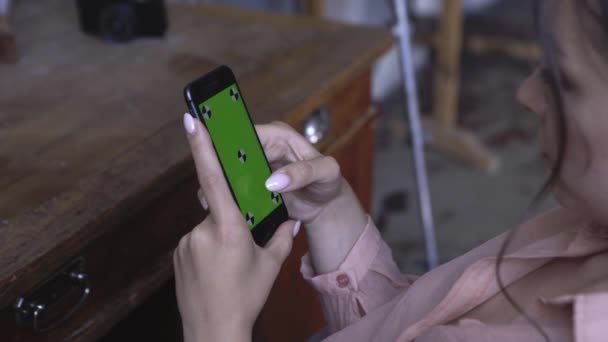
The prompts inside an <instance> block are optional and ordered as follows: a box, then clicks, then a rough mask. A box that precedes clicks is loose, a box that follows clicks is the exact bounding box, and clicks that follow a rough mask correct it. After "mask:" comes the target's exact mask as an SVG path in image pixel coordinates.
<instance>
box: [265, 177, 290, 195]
mask: <svg viewBox="0 0 608 342" xmlns="http://www.w3.org/2000/svg"><path fill="white" fill-rule="evenodd" d="M288 185H289V176H287V175H286V174H284V173H277V174H274V175H272V176H270V178H268V179H267V180H266V189H268V190H270V191H281V190H283V189H285V188H286V187H287V186H288Z"/></svg>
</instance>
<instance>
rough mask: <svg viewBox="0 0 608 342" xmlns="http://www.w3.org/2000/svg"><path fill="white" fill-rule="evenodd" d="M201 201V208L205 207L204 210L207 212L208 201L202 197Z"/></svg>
mask: <svg viewBox="0 0 608 342" xmlns="http://www.w3.org/2000/svg"><path fill="white" fill-rule="evenodd" d="M200 201H201V206H202V207H203V209H205V210H207V209H209V203H207V199H206V198H205V197H201V198H200Z"/></svg>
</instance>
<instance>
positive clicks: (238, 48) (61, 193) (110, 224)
mask: <svg viewBox="0 0 608 342" xmlns="http://www.w3.org/2000/svg"><path fill="white" fill-rule="evenodd" d="M169 17H170V25H171V26H170V32H169V34H168V35H167V36H166V37H165V39H162V40H154V39H148V40H140V41H135V42H133V43H130V44H127V45H111V44H107V43H104V42H101V41H99V40H97V39H95V38H93V37H90V36H85V35H84V34H82V33H81V32H80V31H79V30H78V22H77V15H76V10H75V8H74V4H73V2H71V1H63V0H47V1H19V2H17V3H15V6H14V8H13V13H12V22H13V24H14V28H15V32H16V33H17V35H16V39H17V45H18V49H19V61H18V63H17V64H16V65H0V163H1V164H0V165H1V166H2V167H1V168H0V189H2V191H1V192H0V246H2V248H1V249H0V336H2V340H3V341H58V340H62V341H63V340H75V341H86V340H94V339H98V338H100V337H102V336H104V335H106V334H108V333H109V332H110V331H112V328H113V327H114V326H116V324H117V323H118V322H119V321H121V320H123V319H124V318H126V317H128V316H129V315H130V314H131V313H132V312H133V311H134V310H136V308H137V307H139V306H140V305H142V304H143V303H145V302H146V300H147V299H148V298H150V296H152V295H153V294H154V296H157V295H158V293H159V292H158V291H159V289H161V288H163V287H167V286H168V287H169V288H170V284H171V282H172V278H171V277H172V262H171V255H172V252H173V249H174V248H175V246H176V244H177V242H178V240H179V238H180V237H181V236H182V235H183V234H185V233H186V232H187V231H188V230H189V229H191V228H192V227H193V226H194V225H195V224H196V223H198V222H200V220H201V219H202V218H203V213H202V210H201V209H200V207H199V204H198V203H197V199H196V190H197V188H198V185H197V183H196V179H195V174H194V169H193V164H192V161H191V157H190V154H189V150H188V146H187V143H186V140H185V137H184V133H183V129H182V124H181V114H182V113H183V112H184V111H185V110H186V108H185V105H184V103H183V99H182V95H181V89H182V87H183V85H184V84H186V83H187V82H188V81H190V80H192V79H194V78H195V77H198V76H200V75H201V74H203V73H205V72H206V71H208V70H210V69H212V68H213V67H215V66H217V65H218V64H227V65H230V66H231V67H232V68H233V70H234V71H235V73H236V74H237V77H238V79H239V80H240V84H241V87H242V90H243V93H244V96H245V97H246V99H247V102H248V105H249V108H250V110H251V111H252V115H253V117H254V121H256V122H258V123H263V122H269V121H272V120H284V121H287V122H288V123H290V124H291V125H293V126H294V127H296V128H297V129H299V130H301V129H302V127H303V124H304V122H305V120H306V119H307V117H308V116H309V115H310V113H312V112H313V111H315V110H316V109H318V108H319V107H320V106H327V108H328V109H329V113H330V116H329V120H330V129H329V132H328V134H327V136H326V138H325V139H324V140H322V141H321V142H320V144H319V148H320V149H321V150H323V151H330V152H331V154H332V155H334V156H336V157H337V159H338V160H339V162H340V164H341V167H342V170H343V173H344V174H345V176H346V177H347V178H348V179H349V181H350V182H351V183H352V184H353V187H354V189H355V191H356V192H357V194H358V195H359V196H360V198H361V200H362V202H363V203H364V205H365V206H366V207H369V205H370V191H371V176H372V174H371V170H372V161H373V159H372V157H373V153H372V151H373V141H374V136H373V114H372V113H370V112H369V111H368V108H369V105H370V97H369V89H370V84H369V83H370V70H371V64H372V62H373V61H374V59H375V58H377V57H378V56H380V55H381V54H382V53H383V52H384V51H385V50H387V49H388V48H389V47H390V45H391V44H392V38H391V35H390V34H389V33H388V32H386V31H384V30H381V29H370V28H358V27H349V26H344V25H341V24H336V23H327V22H323V21H320V20H317V19H312V18H296V17H285V16H278V15H272V14H262V13H253V12H245V11H241V10H236V9H229V8H216V7H203V6H193V5H190V6H189V5H180V6H178V5H176V6H171V7H170V8H169ZM303 236H304V234H301V235H300V237H299V238H298V240H297V242H296V245H295V247H294V252H293V254H292V256H291V257H290V258H289V259H288V260H287V262H286V264H285V265H284V268H283V271H282V273H281V274H280V276H279V279H278V281H277V283H276V285H275V288H274V289H273V292H272V294H271V298H270V299H269V301H268V304H267V305H266V307H265V308H264V311H263V313H262V315H261V316H260V319H259V321H258V323H257V325H256V329H255V335H256V338H257V339H258V340H268V341H298V340H304V339H305V338H306V337H307V336H310V335H312V334H313V333H314V332H315V331H316V330H317V329H319V328H320V327H321V326H322V325H323V324H324V323H323V318H322V317H321V313H320V310H319V306H318V302H317V300H316V296H315V294H314V293H313V291H312V290H311V289H310V288H309V287H308V286H307V285H306V284H305V283H304V282H303V281H302V280H301V277H300V275H299V270H298V268H299V258H300V256H301V255H302V254H303V253H304V252H305V250H306V246H305V241H304V240H302V238H303ZM76 256H81V257H83V258H84V260H85V263H86V273H87V275H88V279H89V281H90V286H91V290H92V291H91V293H90V295H89V296H88V298H87V299H86V300H85V302H84V304H83V305H82V307H81V308H80V309H79V310H78V311H77V313H76V314H75V315H74V316H72V317H71V318H70V319H69V320H68V321H67V322H65V323H64V324H62V325H61V326H59V327H58V328H57V329H54V330H52V331H51V332H49V333H45V334H41V335H34V334H32V333H30V332H29V330H28V329H24V328H19V327H17V326H16V324H15V319H14V312H13V308H12V307H13V304H14V302H15V300H16V298H18V297H19V296H20V295H22V294H24V293H25V292H27V291H28V290H30V289H32V288H33V287H35V286H36V285H37V284H39V283H40V282H41V281H42V280H44V279H45V278H47V277H49V276H51V275H52V274H54V273H55V272H56V270H57V269H58V268H59V267H60V266H61V265H62V264H64V263H65V262H66V261H68V260H70V259H71V258H73V257H76ZM167 284H169V285H167ZM165 302H169V303H173V302H172V300H171V299H170V298H169V299H168V300H165ZM148 311H150V310H148ZM161 311H162V310H161ZM173 313H174V312H173ZM148 314H149V315H154V313H150V312H148ZM161 321H162V320H161ZM156 328H158V326H154V325H153V324H148V326H147V328H146V329H145V330H146V331H147V330H149V331H155V329H156ZM142 334H144V332H140V335H139V336H145V335H142ZM157 337H158V336H157ZM157 339H158V338H157Z"/></svg>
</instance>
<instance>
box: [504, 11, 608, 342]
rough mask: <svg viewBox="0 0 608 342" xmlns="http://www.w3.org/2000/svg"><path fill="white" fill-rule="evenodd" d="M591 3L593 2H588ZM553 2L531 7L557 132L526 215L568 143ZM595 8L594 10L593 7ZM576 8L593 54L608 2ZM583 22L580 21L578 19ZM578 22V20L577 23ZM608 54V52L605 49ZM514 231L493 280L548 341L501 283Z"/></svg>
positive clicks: (606, 24) (556, 172)
mask: <svg viewBox="0 0 608 342" xmlns="http://www.w3.org/2000/svg"><path fill="white" fill-rule="evenodd" d="M592 2H593V3H592ZM556 3H559V2H556V1H539V0H535V1H534V2H533V6H534V24H535V29H536V32H537V35H538V40H539V43H540V44H541V47H542V50H543V52H544V60H543V68H542V70H541V76H542V77H543V79H544V81H545V83H546V84H547V86H548V88H549V90H550V93H551V100H552V101H553V103H552V104H551V105H552V106H553V108H554V110H555V112H556V116H557V120H555V127H554V129H555V132H556V133H557V156H556V160H555V163H554V165H553V167H552V169H551V173H550V175H549V177H548V178H547V180H546V181H545V183H544V184H543V186H542V188H541V189H540V191H539V192H538V193H537V194H536V196H535V197H534V198H533V200H532V202H531V204H530V206H529V208H528V210H527V212H528V213H529V212H531V211H532V210H533V209H535V208H537V207H538V205H539V204H540V203H541V202H542V201H543V200H545V199H546V198H547V196H548V195H549V193H550V192H551V188H552V186H553V185H554V184H555V183H556V182H557V181H558V179H559V176H560V172H561V170H562V166H563V161H564V155H565V153H566V146H567V142H568V134H567V126H566V115H565V113H566V108H565V103H564V99H563V96H562V93H563V90H564V89H567V88H568V87H569V85H568V81H567V80H564V79H563V77H562V73H561V72H560V67H559V59H560V50H559V47H558V44H557V41H556V38H555V35H554V31H555V28H556V24H555V22H553V20H554V19H555V18H556V17H557V15H556V13H555V11H556V10H557V9H556V8H557V5H556ZM594 5H595V7H594ZM576 6H578V7H577V9H578V10H579V11H578V12H579V15H582V14H583V13H585V14H587V15H591V16H592V18H593V19H594V20H593V21H595V23H593V24H592V25H591V26H587V28H591V29H590V30H589V31H588V32H586V33H588V35H589V36H590V37H589V39H590V41H591V43H592V45H593V46H594V48H595V49H596V50H597V51H602V50H605V49H606V47H607V46H608V43H607V42H608V0H584V1H577V5H576ZM581 20H583V19H581ZM581 23H582V21H581ZM606 51H608V50H606ZM516 232H517V229H512V230H511V231H509V232H508V233H507V236H506V238H505V241H504V242H503V244H502V246H501V248H500V250H499V251H498V255H497V258H496V268H495V270H496V280H497V283H498V286H499V288H500V292H501V293H502V294H503V296H504V297H505V298H506V299H507V301H508V302H509V303H510V304H511V305H512V306H513V307H514V308H515V309H516V310H517V311H518V312H519V313H520V314H521V315H523V316H524V317H525V318H526V319H527V320H528V322H530V324H532V325H533V326H534V328H535V329H536V330H537V331H538V332H539V334H541V335H542V336H543V338H544V339H545V340H546V341H547V342H550V340H551V339H550V338H549V336H548V335H547V333H546V332H545V330H544V329H543V328H542V327H541V325H540V324H539V323H538V322H537V321H535V320H534V319H532V318H531V317H530V316H529V315H528V314H527V313H526V311H525V310H524V309H523V308H522V307H521V305H519V304H518V303H517V302H516V301H515V300H514V299H513V297H512V296H511V295H510V294H509V291H508V290H507V288H506V286H505V285H504V281H503V279H502V276H501V274H500V268H501V265H502V261H503V259H504V256H505V254H506V252H507V249H508V247H509V245H510V244H511V242H512V240H513V237H514V236H515V234H516Z"/></svg>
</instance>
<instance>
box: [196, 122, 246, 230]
mask: <svg viewBox="0 0 608 342" xmlns="http://www.w3.org/2000/svg"><path fill="white" fill-rule="evenodd" d="M184 127H185V129H186V132H187V136H188V142H189V143H190V149H191V150H192V157H193V159H194V165H195V166H196V174H197V177H198V182H199V184H200V186H201V189H202V190H203V193H204V194H205V197H206V198H207V203H208V204H209V208H210V211H211V215H212V217H213V219H214V220H215V222H217V223H221V222H229V221H234V219H235V218H236V217H237V216H238V217H241V212H240V210H239V209H238V207H237V206H236V203H235V201H234V198H233V197H232V194H231V193H230V188H229V187H228V183H227V182H226V178H225V177H224V171H223V170H222V166H221V165H220V161H219V160H218V158H217V155H216V153H215V150H214V148H213V143H212V141H211V137H210V136H209V133H208V132H207V129H206V128H205V126H203V124H202V123H201V122H200V121H199V120H197V119H194V118H193V117H192V115H190V114H189V113H186V114H184Z"/></svg>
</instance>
